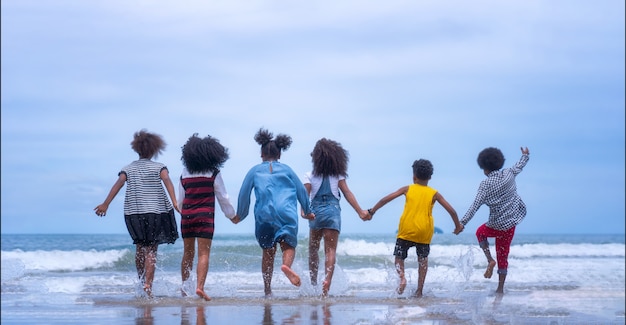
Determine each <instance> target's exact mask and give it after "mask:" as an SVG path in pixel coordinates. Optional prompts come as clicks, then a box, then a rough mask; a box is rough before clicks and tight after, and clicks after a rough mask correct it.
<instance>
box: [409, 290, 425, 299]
mask: <svg viewBox="0 0 626 325" xmlns="http://www.w3.org/2000/svg"><path fill="white" fill-rule="evenodd" d="M422 296H423V295H422V292H421V291H418V290H415V293H413V296H412V297H413V298H422Z"/></svg>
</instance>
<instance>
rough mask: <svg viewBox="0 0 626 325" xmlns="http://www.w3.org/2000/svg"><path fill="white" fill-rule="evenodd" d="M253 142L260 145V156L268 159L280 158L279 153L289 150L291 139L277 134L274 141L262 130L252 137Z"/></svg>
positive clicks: (268, 132)
mask: <svg viewBox="0 0 626 325" xmlns="http://www.w3.org/2000/svg"><path fill="white" fill-rule="evenodd" d="M254 141H256V143H258V144H260V145H261V155H262V156H263V157H265V158H268V159H278V158H280V153H281V151H286V150H287V149H289V147H290V146H291V142H292V140H291V137H290V136H288V135H285V134H279V135H277V136H276V138H275V139H274V135H273V134H272V133H271V132H270V131H268V130H266V129H263V128H261V129H259V131H258V132H257V133H256V134H255V135H254Z"/></svg>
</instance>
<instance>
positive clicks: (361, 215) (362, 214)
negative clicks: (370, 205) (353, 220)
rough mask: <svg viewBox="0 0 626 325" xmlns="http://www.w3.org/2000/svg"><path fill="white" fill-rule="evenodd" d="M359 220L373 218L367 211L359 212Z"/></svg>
mask: <svg viewBox="0 0 626 325" xmlns="http://www.w3.org/2000/svg"><path fill="white" fill-rule="evenodd" d="M359 218H361V220H363V221H368V220H372V216H370V214H369V212H367V210H361V211H360V212H359Z"/></svg>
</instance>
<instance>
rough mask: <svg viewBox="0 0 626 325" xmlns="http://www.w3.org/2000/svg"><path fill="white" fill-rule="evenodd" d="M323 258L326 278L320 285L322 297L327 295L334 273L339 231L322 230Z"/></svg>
mask: <svg viewBox="0 0 626 325" xmlns="http://www.w3.org/2000/svg"><path fill="white" fill-rule="evenodd" d="M323 233H324V256H325V267H326V272H325V274H326V277H325V278H324V283H323V284H322V294H323V295H324V296H326V295H328V290H330V284H331V282H332V280H333V274H334V273H335V262H336V255H337V242H338V241H339V231H337V230H334V229H324V230H323Z"/></svg>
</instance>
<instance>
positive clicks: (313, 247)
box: [309, 229, 322, 286]
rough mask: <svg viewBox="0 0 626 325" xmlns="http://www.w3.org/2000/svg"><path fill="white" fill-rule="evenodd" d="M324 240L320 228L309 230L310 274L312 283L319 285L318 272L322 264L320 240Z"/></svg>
mask: <svg viewBox="0 0 626 325" xmlns="http://www.w3.org/2000/svg"><path fill="white" fill-rule="evenodd" d="M321 240H322V231H321V230H320V229H317V230H316V229H311V230H310V231H309V276H310V277H311V284H312V285H314V286H315V285H317V272H318V269H319V264H320V256H319V249H320V241H321Z"/></svg>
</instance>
